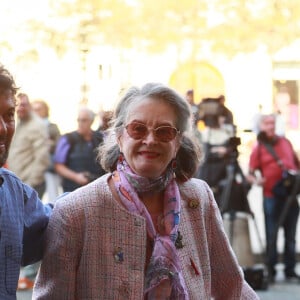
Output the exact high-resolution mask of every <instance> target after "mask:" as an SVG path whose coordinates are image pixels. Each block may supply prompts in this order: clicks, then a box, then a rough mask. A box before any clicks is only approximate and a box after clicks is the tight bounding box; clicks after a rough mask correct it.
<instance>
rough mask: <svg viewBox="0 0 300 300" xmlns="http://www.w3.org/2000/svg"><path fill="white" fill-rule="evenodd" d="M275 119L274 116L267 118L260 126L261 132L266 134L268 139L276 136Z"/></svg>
mask: <svg viewBox="0 0 300 300" xmlns="http://www.w3.org/2000/svg"><path fill="white" fill-rule="evenodd" d="M275 121H276V120H275V117H274V116H273V115H270V116H265V117H264V118H263V119H262V121H261V124H260V130H261V131H263V132H265V133H266V135H267V137H268V138H272V137H274V136H275V123H276V122H275Z"/></svg>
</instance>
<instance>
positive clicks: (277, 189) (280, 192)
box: [272, 170, 296, 199]
mask: <svg viewBox="0 0 300 300" xmlns="http://www.w3.org/2000/svg"><path fill="white" fill-rule="evenodd" d="M295 181H296V174H295V173H294V172H293V171H290V170H283V171H282V174H281V178H280V179H279V180H278V181H277V182H276V183H275V185H274V186H273V188H272V192H273V194H274V196H275V197H276V198H279V199H286V198H287V197H288V196H289V195H290V194H291V193H292V190H293V187H294V184H295Z"/></svg>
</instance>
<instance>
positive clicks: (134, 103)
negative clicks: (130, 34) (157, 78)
mask: <svg viewBox="0 0 300 300" xmlns="http://www.w3.org/2000/svg"><path fill="white" fill-rule="evenodd" d="M193 97H194V93H193V90H189V91H188V92H187V94H186V99H184V97H183V96H181V95H180V94H179V93H178V92H176V91H175V90H174V89H172V88H170V87H168V86H166V85H163V84H160V83H147V84H145V85H144V86H142V87H140V88H138V87H131V88H129V89H128V90H127V92H126V93H125V94H124V95H123V97H122V98H121V99H120V101H119V103H118V105H117V107H116V108H115V110H114V111H113V112H107V113H103V115H102V116H103V122H102V124H101V125H100V126H99V128H97V130H93V129H92V124H93V122H94V119H95V116H96V115H95V113H94V112H93V111H92V110H90V109H89V108H87V107H81V108H80V109H79V111H78V115H77V122H78V126H77V129H76V130H74V131H72V132H68V133H65V134H62V133H61V132H60V130H59V126H58V125H57V124H54V123H52V122H51V120H50V117H49V116H50V108H49V106H48V103H46V102H45V101H43V100H40V99H39V100H35V101H30V99H29V96H28V95H27V94H25V93H20V92H19V91H18V88H17V87H16V84H15V81H14V78H13V76H12V75H11V73H10V72H9V71H8V70H7V69H6V68H5V67H4V66H2V65H0V140H1V145H2V146H1V147H0V164H1V168H0V199H1V200H0V233H1V235H0V265H1V271H0V298H1V299H8V300H9V299H16V291H17V289H27V288H30V289H32V288H33V299H119V298H120V299H123V298H125V297H126V298H128V299H147V300H151V299H180V300H187V299H211V298H214V299H258V296H257V294H256V293H255V291H254V290H253V289H252V287H251V286H250V285H249V283H248V282H247V281H246V280H245V277H244V273H243V269H242V268H241V266H240V264H239V261H238V258H237V257H236V255H235V253H234V251H233V249H232V245H231V244H230V241H229V239H228V236H227V234H226V232H225V229H224V225H223V220H222V211H221V210H220V207H221V204H222V184H221V182H222V180H223V179H226V176H227V175H228V174H227V173H226V167H227V165H228V163H229V162H230V159H232V156H231V155H229V154H231V153H232V151H234V150H235V149H234V148H235V147H234V148H232V139H231V138H232V137H234V135H235V125H234V118H233V114H232V113H231V111H230V110H229V109H228V108H227V107H226V106H225V104H224V101H225V97H224V96H223V95H221V96H220V97H218V98H207V99H203V101H202V102H201V103H200V104H199V105H197V104H195V102H194V98H193ZM15 112H16V126H15ZM199 121H203V122H204V123H205V129H204V130H199V129H198V122H199ZM271 123H272V124H271ZM274 128H275V123H274V119H273V116H272V115H267V116H264V117H262V118H260V131H263V132H265V134H266V136H267V140H268V141H272V142H270V144H271V145H272V147H273V148H274V150H275V151H276V153H277V155H278V156H279V159H280V161H281V163H282V165H283V166H284V168H286V169H293V170H295V171H297V170H298V169H299V162H298V159H297V156H296V155H295V151H294V149H293V147H292V145H291V143H290V142H289V140H287V139H286V138H285V137H282V136H280V137H279V136H277V135H276V134H275V131H274ZM265 141H266V140H264V142H262V141H261V140H258V142H257V145H256V146H255V147H254V149H253V152H252V153H251V157H250V159H249V175H248V176H247V181H248V183H249V184H261V185H262V186H263V199H264V202H263V203H264V213H265V220H266V239H267V252H266V265H267V267H268V270H269V273H270V274H271V275H272V278H274V275H275V272H276V270H275V265H276V263H277V262H278V261H277V249H276V243H274V239H276V237H277V231H278V228H277V227H278V226H277V227H276V224H277V223H276V222H277V221H278V218H279V216H278V212H280V211H281V210H282V209H283V206H284V204H283V203H284V202H282V201H281V202H280V201H279V200H278V199H276V197H274V194H273V193H272V185H274V183H275V182H276V181H277V180H278V179H279V178H280V176H281V171H282V168H281V166H280V164H279V163H278V160H277V159H275V158H274V156H273V155H272V154H271V152H270V151H269V150H268V149H269V148H268V147H267V146H266V145H265V144H266V143H265ZM268 141H267V144H268ZM235 146H236V145H235ZM287 153H288V155H286V154H287ZM202 157H203V158H202ZM273 169H274V170H276V171H273ZM258 174H259V176H258ZM45 193H46V194H47V196H48V201H47V202H48V203H45V201H44V202H43V201H42V199H43V196H44V194H45ZM298 214H299V207H298V204H297V201H294V202H293V203H292V206H291V207H289V210H288V218H286V219H285V220H284V222H283V223H282V226H283V227H284V230H285V234H286V247H285V256H284V259H285V260H284V263H285V275H286V277H287V278H299V277H298V275H297V274H296V273H295V263H296V260H295V234H296V224H297V219H298ZM21 267H22V274H23V275H24V277H22V278H19V272H20V268H21Z"/></svg>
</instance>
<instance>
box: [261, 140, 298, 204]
mask: <svg viewBox="0 0 300 300" xmlns="http://www.w3.org/2000/svg"><path fill="white" fill-rule="evenodd" d="M263 144H264V146H265V147H266V149H267V150H268V151H269V153H271V154H272V156H273V157H274V158H275V160H276V162H277V164H278V165H279V167H280V168H281V169H282V173H281V178H280V179H279V180H278V181H277V182H276V183H275V185H274V186H273V188H272V192H273V194H274V196H275V197H276V198H278V199H286V198H287V197H288V196H289V195H290V194H291V193H292V190H293V187H294V184H295V182H296V176H297V172H296V171H294V170H287V169H286V168H285V167H284V165H283V163H282V161H281V160H280V159H279V157H278V156H277V154H276V152H275V150H274V148H273V147H272V145H270V144H269V143H263Z"/></svg>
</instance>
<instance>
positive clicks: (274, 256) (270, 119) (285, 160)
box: [248, 114, 300, 282]
mask: <svg viewBox="0 0 300 300" xmlns="http://www.w3.org/2000/svg"><path fill="white" fill-rule="evenodd" d="M275 128H276V116H275V115H273V114H263V115H262V116H261V119H260V133H259V135H258V137H257V140H258V141H257V142H256V144H255V145H254V147H253V149H252V152H251V154H250V160H249V175H248V180H249V182H250V183H251V184H258V185H260V186H262V188H263V211H264V216H265V231H266V240H267V251H266V252H267V253H266V265H267V266H268V270H269V277H270V278H269V279H270V281H271V282H273V281H274V279H275V277H276V264H277V262H278V252H277V234H278V227H277V226H278V225H282V227H283V230H284V239H285V241H284V273H285V276H286V278H287V279H291V278H296V279H300V276H299V275H298V274H296V272H295V266H296V228H297V221H298V216H299V204H298V201H297V200H296V199H295V200H296V201H293V202H292V205H291V206H290V207H289V209H288V211H287V215H286V216H285V218H284V222H283V224H279V220H280V217H281V213H282V212H283V211H284V208H285V205H286V203H287V199H280V198H279V197H276V196H275V195H274V192H273V187H274V186H275V184H276V183H277V182H278V181H279V180H280V179H281V178H282V172H283V169H286V170H294V171H297V170H299V166H300V164H299V160H298V157H297V156H296V154H295V151H294V149H293V146H292V144H291V142H290V141H289V140H288V139H287V138H285V137H283V136H279V135H277V134H276V133H275ZM269 148H272V149H273V150H271V151H272V152H274V153H275V154H272V152H271V151H270V150H269ZM275 156H276V157H275Z"/></svg>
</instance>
